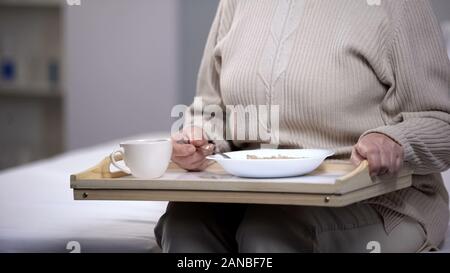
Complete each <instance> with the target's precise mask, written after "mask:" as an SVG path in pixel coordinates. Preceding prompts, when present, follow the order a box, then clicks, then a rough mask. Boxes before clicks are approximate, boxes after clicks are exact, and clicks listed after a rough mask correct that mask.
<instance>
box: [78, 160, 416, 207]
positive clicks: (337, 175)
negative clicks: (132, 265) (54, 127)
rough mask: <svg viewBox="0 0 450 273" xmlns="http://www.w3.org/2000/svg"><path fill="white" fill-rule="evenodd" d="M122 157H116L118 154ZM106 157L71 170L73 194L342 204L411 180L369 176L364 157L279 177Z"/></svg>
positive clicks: (404, 176)
mask: <svg viewBox="0 0 450 273" xmlns="http://www.w3.org/2000/svg"><path fill="white" fill-rule="evenodd" d="M117 160H120V158H117ZM110 165H111V161H110V159H109V157H107V158H105V159H103V160H102V161H101V162H100V163H99V164H98V165H97V166H95V167H92V168H90V169H89V170H87V171H85V172H82V173H79V174H74V175H72V176H71V178H70V179H71V184H70V185H71V188H72V189H73V191H74V198H75V200H130V201H131V200H133V201H180V202H215V203H249V204H282V205H308V206H327V207H340V206H346V205H349V204H352V203H355V202H359V201H362V200H365V199H369V198H372V197H375V196H378V195H382V194H386V193H389V192H392V191H396V190H399V189H403V188H407V187H409V186H411V173H412V172H411V171H410V170H407V169H404V170H402V171H401V172H400V173H399V175H398V177H397V178H382V177H377V178H375V179H371V177H370V175H369V171H368V163H367V161H363V162H362V163H361V164H360V165H359V166H358V167H356V168H355V167H353V166H352V165H351V164H350V163H349V162H342V161H341V162H338V161H325V162H324V163H323V164H322V165H321V166H320V167H319V168H318V169H316V170H315V171H314V172H313V173H310V174H309V175H305V176H301V177H292V178H280V179H249V178H240V177H235V176H232V175H230V174H228V173H226V172H225V171H224V170H223V169H222V168H221V167H220V165H218V164H216V163H214V164H212V165H211V166H209V167H208V168H207V169H206V170H205V171H203V172H187V171H184V170H182V169H180V168H178V167H177V166H176V165H175V164H172V163H171V164H170V166H169V168H168V170H167V172H166V173H165V174H164V175H163V176H162V177H160V178H157V179H152V180H143V179H137V178H134V177H132V176H129V175H127V174H125V173H123V172H111V171H110Z"/></svg>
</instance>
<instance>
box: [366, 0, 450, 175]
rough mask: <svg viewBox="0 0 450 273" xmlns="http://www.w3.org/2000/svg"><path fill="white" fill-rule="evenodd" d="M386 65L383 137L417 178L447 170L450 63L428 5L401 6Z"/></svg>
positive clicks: (377, 130) (449, 155)
mask: <svg viewBox="0 0 450 273" xmlns="http://www.w3.org/2000/svg"><path fill="white" fill-rule="evenodd" d="M401 5H403V6H402V8H401V15H400V16H398V19H395V18H394V19H395V20H398V22H397V23H395V24H394V27H393V31H394V34H393V36H392V37H393V40H392V43H391V44H390V45H389V46H388V54H387V56H388V57H387V59H388V61H387V62H386V63H387V64H388V66H389V67H388V68H387V69H386V70H390V71H392V77H391V78H392V79H393V80H392V83H391V85H390V88H389V90H388V92H387V93H386V96H385V98H384V100H383V102H382V104H381V107H380V109H381V114H382V116H383V119H384V120H385V126H382V127H379V128H375V129H373V130H369V131H367V132H365V133H364V134H363V135H362V136H364V135H367V134H369V133H382V134H385V135H387V136H389V137H390V138H392V139H393V140H395V141H397V142H398V143H399V144H400V145H401V146H402V147H403V149H404V153H405V162H406V164H407V165H408V166H410V167H411V168H412V169H413V170H414V173H415V174H430V173H438V172H442V171H445V170H446V169H448V168H449V166H450V63H449V59H448V56H447V53H446V51H445V49H444V48H445V47H444V43H443V38H442V34H441V32H440V28H439V24H438V22H437V19H436V18H435V16H434V13H433V11H432V8H431V5H430V3H429V2H428V1H423V0H413V1H411V0H408V1H402V3H401Z"/></svg>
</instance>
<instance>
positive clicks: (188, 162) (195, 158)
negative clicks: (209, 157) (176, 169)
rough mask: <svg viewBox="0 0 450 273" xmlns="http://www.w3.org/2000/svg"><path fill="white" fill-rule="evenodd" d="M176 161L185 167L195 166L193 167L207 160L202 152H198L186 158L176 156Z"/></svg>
mask: <svg viewBox="0 0 450 273" xmlns="http://www.w3.org/2000/svg"><path fill="white" fill-rule="evenodd" d="M174 160H175V161H177V162H180V163H181V164H183V165H185V166H193V165H196V164H198V163H199V162H201V161H203V160H205V156H204V155H203V153H202V152H200V151H197V152H195V153H193V154H192V155H190V156H185V157H179V156H176V157H174Z"/></svg>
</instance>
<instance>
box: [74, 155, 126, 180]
mask: <svg viewBox="0 0 450 273" xmlns="http://www.w3.org/2000/svg"><path fill="white" fill-rule="evenodd" d="M114 159H115V160H116V161H120V160H122V159H123V156H122V155H121V154H116V155H114ZM111 164H112V163H111V158H110V157H109V156H107V157H105V158H104V159H103V160H102V161H100V162H99V163H98V164H97V165H95V166H94V167H92V168H90V169H88V170H86V171H84V172H81V173H79V174H76V175H73V176H72V179H75V180H78V179H99V178H120V177H124V176H127V175H128V174H127V173H125V172H122V171H117V172H111V170H110V166H111Z"/></svg>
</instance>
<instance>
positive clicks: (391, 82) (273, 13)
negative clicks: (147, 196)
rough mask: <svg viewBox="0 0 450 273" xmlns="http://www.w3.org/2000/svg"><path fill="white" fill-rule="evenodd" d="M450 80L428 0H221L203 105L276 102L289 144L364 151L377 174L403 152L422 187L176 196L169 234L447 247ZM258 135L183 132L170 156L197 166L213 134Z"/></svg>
mask: <svg viewBox="0 0 450 273" xmlns="http://www.w3.org/2000/svg"><path fill="white" fill-rule="evenodd" d="M449 89H450V64H449V60H448V57H447V55H446V52H445V49H444V45H443V41H442V38H441V33H440V29H439V26H438V23H437V20H436V18H435V17H434V14H433V12H432V9H431V6H430V3H429V2H428V1H425V0H381V1H369V0H339V1H328V0H222V1H221V2H220V6H219V9H218V12H217V15H216V18H215V20H214V23H213V26H212V29H211V32H210V35H209V38H208V41H207V44H206V49H205V53H204V58H203V61H202V64H201V68H200V72H199V79H198V90H197V96H199V97H201V98H202V99H203V102H204V103H205V104H206V105H209V104H217V105H222V106H224V105H244V106H245V105H277V106H279V110H280V112H279V144H280V147H284V148H294V147H295V148H326V149H333V150H335V151H336V154H335V158H337V159H349V158H350V159H351V161H352V162H353V163H354V164H358V163H359V162H361V161H362V160H364V159H367V160H368V163H369V169H370V172H371V174H372V175H373V176H381V175H395V174H396V173H397V172H398V171H399V169H400V168H401V167H402V164H403V162H405V164H408V166H409V167H410V168H412V169H413V171H414V175H413V186H412V187H410V188H407V189H403V190H400V191H396V192H393V193H390V194H386V195H383V196H380V197H376V198H372V199H369V200H366V201H364V202H360V203H356V204H353V205H350V206H347V207H343V208H321V207H302V206H278V205H245V204H235V205H233V204H202V203H170V204H169V205H168V208H167V211H166V213H165V214H164V215H163V216H162V217H161V219H160V221H159V223H158V225H157V227H156V229H155V233H156V237H157V239H158V242H159V244H160V246H161V247H162V249H163V251H164V252H368V250H367V247H368V245H369V246H370V244H369V242H371V241H376V242H378V243H379V246H380V247H381V249H380V250H381V251H382V252H417V251H424V250H430V249H436V248H438V246H439V244H440V243H441V241H442V240H443V238H444V234H445V232H446V229H447V223H448V220H449V211H448V194H447V192H446V190H445V188H444V185H443V181H442V178H441V175H440V172H442V171H444V170H446V169H447V168H448V167H449V165H450V98H449ZM191 107H192V108H195V106H194V105H193V106H191ZM192 110H200V112H201V111H202V109H192ZM191 112H194V113H195V111H191ZM237 126H242V124H237ZM186 127H187V126H186ZM193 130H194V131H199V130H201V128H193ZM185 132H186V134H187V135H188V136H189V135H191V134H190V132H192V130H189V129H187V131H185ZM205 135H208V134H205ZM207 137H208V138H210V139H217V138H216V136H211V135H208V136H207ZM254 144H255V142H254V141H253V142H251V141H249V142H245V141H237V140H235V141H234V140H232V141H219V140H217V141H215V143H214V144H208V142H207V139H197V140H193V141H191V142H190V143H189V144H179V142H174V148H173V149H174V150H173V158H172V160H173V161H174V162H175V163H177V164H178V165H179V166H181V167H183V168H185V169H187V170H201V169H203V168H205V167H206V166H207V161H206V159H205V156H206V155H207V154H208V152H205V151H208V148H211V147H210V146H209V145H215V148H216V149H217V150H220V151H227V150H230V149H243V148H245V147H248V146H249V145H250V146H252V145H253V146H254Z"/></svg>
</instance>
